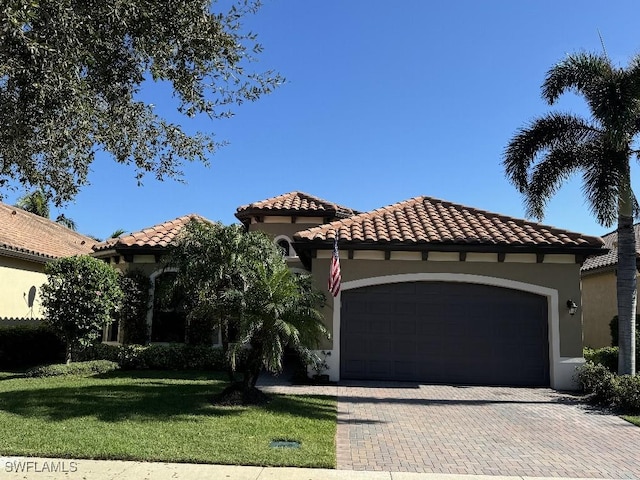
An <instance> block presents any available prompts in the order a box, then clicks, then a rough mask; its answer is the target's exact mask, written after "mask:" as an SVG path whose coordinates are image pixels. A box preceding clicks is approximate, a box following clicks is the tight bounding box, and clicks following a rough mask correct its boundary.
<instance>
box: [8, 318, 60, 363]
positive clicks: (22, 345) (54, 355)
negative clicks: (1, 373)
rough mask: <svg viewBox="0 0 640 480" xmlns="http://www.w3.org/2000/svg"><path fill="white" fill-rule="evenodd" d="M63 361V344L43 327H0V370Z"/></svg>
mask: <svg viewBox="0 0 640 480" xmlns="http://www.w3.org/2000/svg"><path fill="white" fill-rule="evenodd" d="M62 360H64V343H63V342H62V341H61V340H60V339H59V338H58V337H57V336H56V335H55V334H54V333H53V331H52V330H51V329H50V328H48V327H46V326H44V325H36V326H13V327H0V369H18V368H26V367H32V366H34V365H42V364H44V363H57V362H61V361H62Z"/></svg>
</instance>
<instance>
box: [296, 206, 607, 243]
mask: <svg viewBox="0 0 640 480" xmlns="http://www.w3.org/2000/svg"><path fill="white" fill-rule="evenodd" d="M335 230H339V232H340V233H339V235H340V242H341V243H347V244H369V243H370V244H372V243H376V244H381V245H383V244H396V245H416V244H423V245H433V244H436V245H465V246H469V245H482V246H510V247H512V246H535V247H540V246H546V247H588V248H590V249H592V250H593V249H598V248H600V247H601V246H602V244H603V242H602V239H600V238H599V237H591V236H585V235H582V234H580V233H575V232H569V231H567V230H561V229H559V228H555V227H551V226H546V225H542V224H539V223H535V222H529V221H526V220H522V219H518V218H513V217H508V216H505V215H500V214H497V213H491V212H487V211H484V210H478V209H475V208H471V207H466V206H464V205H459V204H456V203H451V202H446V201H443V200H439V199H436V198H431V197H416V198H412V199H409V200H406V201H404V202H400V203H396V204H394V205H390V206H388V207H384V208H380V209H377V210H373V211H371V212H368V213H362V214H360V215H356V216H353V217H350V218H347V219H344V220H338V221H335V222H332V223H329V224H326V225H322V226H319V227H314V228H311V229H308V230H304V231H301V232H298V233H296V234H295V235H294V238H295V240H296V241H298V242H300V241H303V242H309V241H310V242H320V243H323V242H326V241H328V240H330V241H333V238H334V231H335Z"/></svg>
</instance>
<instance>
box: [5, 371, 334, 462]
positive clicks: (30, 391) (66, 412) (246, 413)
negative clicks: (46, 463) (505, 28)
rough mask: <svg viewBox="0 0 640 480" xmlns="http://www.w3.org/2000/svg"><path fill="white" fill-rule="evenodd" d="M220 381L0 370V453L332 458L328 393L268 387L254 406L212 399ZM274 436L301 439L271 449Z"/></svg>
mask: <svg viewBox="0 0 640 480" xmlns="http://www.w3.org/2000/svg"><path fill="white" fill-rule="evenodd" d="M226 385H227V384H226V382H225V375H223V374H219V373H203V372H169V371H162V372H159V371H134V372H122V371H119V372H111V373H108V374H104V375H101V376H97V377H78V376H68V377H51V378H16V376H15V375H2V374H0V431H1V432H2V435H0V454H2V455H25V456H44V457H47V456H51V457H68V458H93V459H123V460H144V461H170V462H198V463H219V464H239V465H272V466H283V465H288V466H301V467H324V468H327V467H328V468H334V467H335V462H336V460H335V440H334V439H335V433H336V414H337V413H336V399H335V398H333V397H323V396H310V395H307V396H302V395H300V396H297V395H296V396H287V395H276V394H273V395H270V397H271V401H270V402H269V403H268V404H266V405H263V406H259V407H255V406H253V407H221V406H215V405H213V404H212V403H211V398H212V397H213V396H214V395H215V394H216V393H219V392H220V391H222V389H223V388H224V387H225V386H226ZM274 440H291V441H297V442H300V447H299V448H273V447H271V446H270V443H271V442H272V441H274Z"/></svg>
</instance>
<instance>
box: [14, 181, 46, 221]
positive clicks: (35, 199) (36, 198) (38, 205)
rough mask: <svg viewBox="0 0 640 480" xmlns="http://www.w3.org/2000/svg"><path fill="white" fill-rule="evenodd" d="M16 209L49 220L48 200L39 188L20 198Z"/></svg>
mask: <svg viewBox="0 0 640 480" xmlns="http://www.w3.org/2000/svg"><path fill="white" fill-rule="evenodd" d="M16 207H18V208H21V209H23V210H25V211H27V212H29V213H33V214H34V215H38V216H39V217H44V218H49V199H48V198H47V196H46V195H45V193H44V191H43V190H42V189H40V188H38V189H36V190H34V191H33V192H31V193H27V194H25V195H23V196H22V197H20V198H19V199H18V201H17V202H16Z"/></svg>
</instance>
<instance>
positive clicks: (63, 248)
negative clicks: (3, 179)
mask: <svg viewBox="0 0 640 480" xmlns="http://www.w3.org/2000/svg"><path fill="white" fill-rule="evenodd" d="M94 243H96V242H95V240H93V239H92V238H90V237H87V236H85V235H82V234H80V233H78V232H74V231H73V230H69V229H68V228H66V227H63V226H62V225H60V224H58V223H56V222H54V221H52V220H49V219H48V218H43V217H39V216H38V215H34V214H33V213H29V212H26V211H24V210H22V209H20V208H17V207H13V206H11V205H6V204H4V203H0V250H4V251H5V254H6V253H8V252H15V253H16V254H18V255H21V254H22V255H28V256H31V257H36V258H37V257H39V258H41V259H42V261H46V260H47V259H53V258H58V257H66V256H72V255H81V254H85V253H91V246H92V245H93V244H94ZM0 254H1V253H0Z"/></svg>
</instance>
